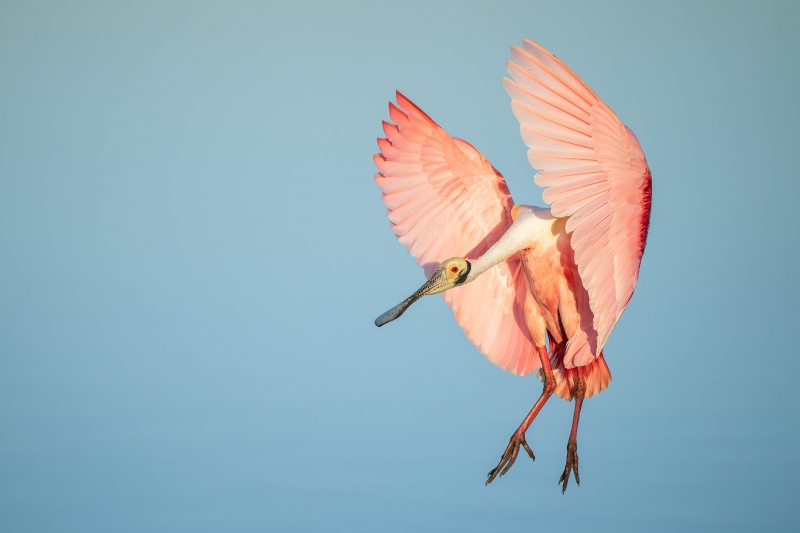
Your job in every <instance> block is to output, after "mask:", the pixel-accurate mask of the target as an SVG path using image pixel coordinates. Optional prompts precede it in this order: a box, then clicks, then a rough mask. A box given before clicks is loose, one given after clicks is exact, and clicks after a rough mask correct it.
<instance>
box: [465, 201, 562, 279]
mask: <svg viewBox="0 0 800 533" xmlns="http://www.w3.org/2000/svg"><path fill="white" fill-rule="evenodd" d="M519 207H520V209H518V210H517V212H516V217H515V219H514V223H513V224H511V226H510V227H509V228H508V230H506V232H505V233H504V234H503V236H502V237H500V239H498V241H497V242H496V243H494V244H493V245H492V247H491V248H489V249H488V250H486V253H485V254H483V255H482V256H480V257H479V258H477V259H471V260H469V261H470V265H471V266H470V272H469V275H468V276H467V279H466V281H465V283H469V282H470V281H473V280H475V279H476V278H477V277H478V276H480V275H481V274H483V273H484V272H486V271H487V270H489V269H490V268H492V267H493V266H495V265H497V264H499V263H501V262H503V261H505V260H506V259H508V258H509V257H511V256H512V255H514V254H515V253H517V252H519V251H520V250H524V249H526V248H532V247H534V246H536V244H537V243H538V242H539V241H541V240H542V239H546V238H547V236H548V235H549V236H550V238H552V225H553V222H554V220H555V219H554V218H553V217H552V216H551V215H550V210H549V209H543V208H539V207H528V206H519Z"/></svg>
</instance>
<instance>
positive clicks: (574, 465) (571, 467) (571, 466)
mask: <svg viewBox="0 0 800 533" xmlns="http://www.w3.org/2000/svg"><path fill="white" fill-rule="evenodd" d="M571 472H575V483H577V484H578V486H579V487H580V485H581V476H580V475H579V474H578V442H577V441H575V440H572V439H569V440H568V441H567V466H565V467H564V473H563V474H561V478H559V480H558V482H559V483H560V484H561V494H564V492H565V491H566V490H567V483H569V475H570V473H571Z"/></svg>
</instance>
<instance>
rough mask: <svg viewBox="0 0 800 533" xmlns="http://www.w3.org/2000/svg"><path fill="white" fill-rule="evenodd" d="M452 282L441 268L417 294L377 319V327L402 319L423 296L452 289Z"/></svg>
mask: <svg viewBox="0 0 800 533" xmlns="http://www.w3.org/2000/svg"><path fill="white" fill-rule="evenodd" d="M450 285H451V284H450V282H449V281H448V280H447V278H446V276H445V275H444V272H443V269H441V268H439V269H438V270H437V271H436V272H434V273H433V275H432V276H431V277H430V279H429V280H428V281H426V282H425V283H424V284H423V285H422V287H420V288H419V289H418V290H417V292H415V293H414V294H412V295H411V296H409V297H408V298H406V299H405V300H403V301H402V302H400V303H399V304H397V305H395V306H394V307H392V308H391V309H389V310H388V311H386V312H385V313H383V314H382V315H381V316H379V317H378V318H376V319H375V325H376V326H378V327H381V326H382V325H384V324H388V323H389V322H391V321H392V320H395V319H397V318H400V315H402V314H403V313H405V312H406V309H408V308H409V307H410V306H411V304H413V303H414V302H416V301H417V300H419V299H420V298H422V297H423V296H427V295H428V294H436V293H439V292H442V291H443V290H446V289H448V288H450Z"/></svg>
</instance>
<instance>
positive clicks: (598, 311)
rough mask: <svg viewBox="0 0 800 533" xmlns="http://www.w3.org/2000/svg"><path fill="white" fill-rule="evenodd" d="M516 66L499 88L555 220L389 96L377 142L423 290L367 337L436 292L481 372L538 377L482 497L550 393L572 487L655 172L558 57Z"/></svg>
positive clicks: (398, 231) (388, 199) (391, 208)
mask: <svg viewBox="0 0 800 533" xmlns="http://www.w3.org/2000/svg"><path fill="white" fill-rule="evenodd" d="M511 54H512V56H513V58H514V60H513V61H509V62H508V72H509V73H510V75H511V79H508V78H505V79H503V85H504V86H505V88H506V91H507V92H508V94H509V95H510V96H511V107H512V109H513V111H514V115H515V116H516V117H517V119H518V120H519V123H520V132H521V133H522V139H523V141H524V142H525V144H526V145H527V146H528V148H529V150H528V159H529V161H530V164H531V166H533V167H534V169H536V170H537V174H536V175H535V176H534V181H535V183H536V184H537V185H539V186H540V187H543V188H544V189H545V190H544V193H543V199H544V201H545V202H546V203H548V204H550V209H546V208H541V207H533V206H524V205H514V202H513V201H512V199H511V196H510V194H509V192H508V188H507V187H506V183H505V181H504V180H503V176H502V175H501V174H500V173H499V172H498V171H497V170H495V169H494V167H493V166H492V165H491V164H490V163H489V161H487V160H486V159H485V158H484V157H483V156H482V155H481V154H480V152H478V151H477V150H476V149H475V148H473V147H472V145H470V144H469V143H467V142H466V141H463V140H461V139H456V138H453V137H450V135H448V134H447V132H445V131H444V129H442V128H441V127H439V125H437V124H436V123H435V122H434V121H433V120H431V118H430V117H428V115H426V114H425V113H424V112H422V111H421V110H420V109H419V108H418V107H417V106H415V105H414V104H413V103H412V102H411V101H410V100H408V99H407V98H405V97H404V96H403V95H402V94H400V93H399V92H398V93H397V105H395V104H393V103H390V104H389V116H390V117H391V120H392V121H393V122H394V124H391V123H389V122H385V121H384V122H383V131H384V132H385V133H386V138H385V139H378V146H379V147H380V153H379V154H376V155H375V157H374V159H375V164H376V165H377V167H378V170H379V172H378V173H377V174H376V175H375V182H376V183H377V184H378V187H380V189H381V191H383V195H382V196H383V201H384V203H385V204H386V207H387V213H388V216H389V220H390V221H391V227H392V230H393V231H394V233H395V235H397V238H398V240H399V241H400V242H401V243H402V244H403V245H405V247H406V249H407V250H408V251H409V252H410V253H411V255H413V256H414V257H416V260H417V264H418V265H420V266H421V267H423V268H424V269H425V274H426V276H427V277H428V281H426V282H425V284H424V285H422V287H421V288H420V289H419V290H418V291H416V292H415V293H414V294H412V295H411V296H410V297H409V298H408V299H406V300H404V301H403V302H401V303H400V304H398V305H397V306H395V307H394V308H392V309H390V310H389V311H387V312H386V313H384V314H382V315H381V316H380V317H378V318H377V319H376V320H375V324H376V325H377V326H382V325H384V324H386V323H387V322H390V321H392V320H394V319H396V318H398V317H399V316H400V315H401V314H403V312H404V311H405V310H406V309H407V308H408V307H409V306H410V305H411V304H412V303H414V302H415V301H416V300H418V299H419V298H421V297H422V296H425V295H428V294H436V293H444V294H443V295H442V296H443V297H444V300H445V301H446V302H447V303H448V305H449V306H450V308H451V309H452V310H453V312H454V313H455V318H456V321H458V323H459V325H460V326H461V327H462V328H463V329H464V332H465V333H466V334H467V338H468V339H469V340H470V341H471V342H472V343H473V344H475V346H476V347H477V348H478V350H480V351H481V352H482V353H483V354H484V355H485V356H486V357H487V358H488V359H489V361H491V362H492V363H494V364H496V365H498V366H499V367H501V368H503V369H505V370H508V371H510V372H513V373H514V374H520V375H525V374H529V373H531V372H533V371H534V370H539V379H540V380H541V381H542V382H543V389H542V394H541V396H540V397H539V399H538V400H537V401H536V403H535V405H534V406H533V408H532V409H531V411H530V412H529V413H528V415H527V416H526V417H525V419H524V420H523V421H522V424H520V426H519V427H518V428H517V430H516V431H515V432H514V434H513V435H512V436H511V439H510V441H509V443H508V446H507V447H506V449H505V451H504V452H503V454H502V456H501V459H500V462H499V463H498V465H497V466H496V467H495V468H494V469H492V471H491V472H489V474H488V480H487V481H486V484H487V485H488V484H489V483H491V482H492V481H493V480H494V479H495V478H496V477H497V476H498V475H500V476H502V475H503V474H505V473H506V472H507V471H508V470H509V469H510V468H511V466H512V465H513V464H514V461H515V460H516V458H517V454H518V453H519V448H520V446H522V447H523V448H524V449H525V451H526V452H527V454H528V455H529V456H530V458H531V459H534V455H533V451H532V450H531V448H530V446H529V445H528V443H527V442H526V441H525V433H526V431H527V429H528V427H529V426H530V425H531V422H532V421H533V419H534V418H535V417H536V415H537V414H538V413H539V411H540V410H541V409H542V407H543V406H544V404H545V403H546V402H547V400H548V399H549V398H550V396H551V395H552V394H553V393H555V394H556V395H557V396H559V397H561V398H564V399H566V400H567V401H570V400H572V399H574V400H575V408H574V415H573V418H572V429H571V431H570V435H569V439H568V441H567V460H566V466H565V467H564V472H563V473H562V474H561V477H560V479H559V484H561V492H562V493H563V492H564V491H565V490H566V489H567V483H568V482H569V478H570V474H571V473H573V472H574V474H575V481H576V482H577V483H578V484H580V476H579V474H578V444H577V432H578V420H579V417H580V413H581V405H582V404H583V400H584V398H589V397H591V396H592V395H594V394H598V393H599V392H600V391H603V390H605V388H606V387H607V386H608V383H609V381H611V374H610V373H609V370H608V366H606V362H605V359H604V357H603V346H605V344H606V341H607V340H608V336H609V334H610V333H611V330H612V329H614V326H615V325H616V323H617V321H618V320H619V317H620V315H622V312H623V311H624V310H625V307H626V306H627V305H628V302H629V301H630V298H631V296H632V295H633V290H634V288H635V287H636V281H637V279H638V277H639V265H640V263H641V259H642V253H643V252H644V246H645V241H646V239H647V231H648V227H649V224H650V201H651V178H650V169H649V168H648V166H647V162H646V160H645V157H644V153H643V152H642V148H641V146H640V145H639V142H638V141H637V139H636V137H635V136H634V134H633V132H632V131H631V130H630V129H628V128H627V127H626V126H625V125H623V124H622V122H621V121H620V120H619V119H618V118H617V116H616V115H615V114H614V112H613V111H611V109H610V108H609V107H608V106H607V105H606V104H605V103H603V101H602V100H600V98H598V97H597V95H596V94H595V93H594V92H593V91H592V90H591V89H590V88H589V87H588V86H587V85H586V84H585V83H584V82H583V81H582V80H581V79H580V78H579V77H578V76H577V75H575V74H574V73H573V72H572V71H571V70H570V69H569V68H568V67H567V66H566V65H564V63H562V62H561V61H560V60H559V59H558V58H556V57H555V56H554V55H553V54H551V53H550V52H548V51H547V50H545V49H544V48H543V47H542V46H540V45H538V44H536V43H535V42H533V41H530V40H523V42H522V46H521V47H520V46H513V47H512V48H511ZM448 258H449V259H448ZM450 289H453V290H450ZM444 291H448V292H444Z"/></svg>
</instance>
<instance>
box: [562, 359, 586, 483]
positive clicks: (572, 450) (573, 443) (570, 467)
mask: <svg viewBox="0 0 800 533" xmlns="http://www.w3.org/2000/svg"><path fill="white" fill-rule="evenodd" d="M577 380H578V382H577V383H576V385H575V390H574V392H573V396H574V397H575V412H574V414H573V415H572V431H570V432H569V440H568V441H567V465H566V466H565V467H564V473H563V474H561V477H560V478H559V480H558V482H559V483H561V484H562V485H561V494H564V492H565V491H566V490H567V483H569V475H570V473H571V472H575V483H577V484H578V486H580V484H581V476H580V475H579V474H578V420H580V417H581V407H582V406H583V397H584V396H585V395H586V381H584V379H583V377H582V376H581V375H580V374H578V375H577Z"/></svg>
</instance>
